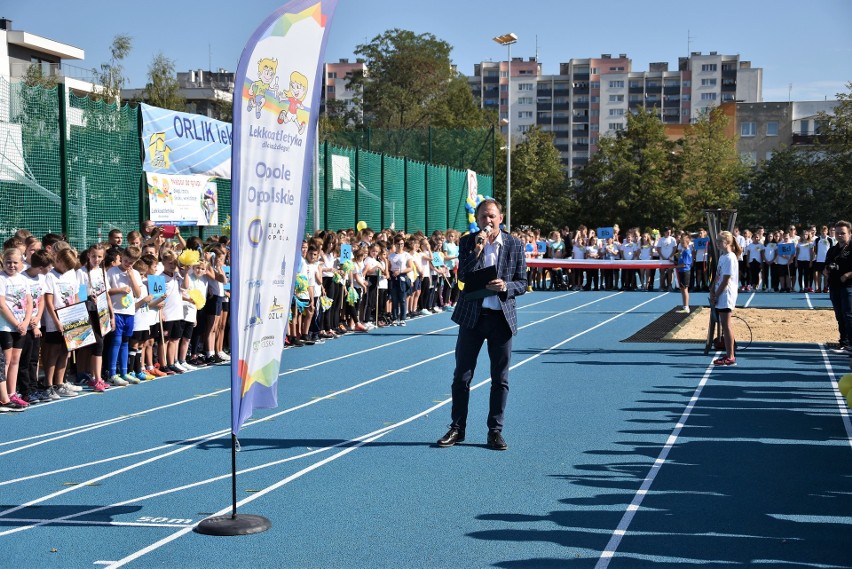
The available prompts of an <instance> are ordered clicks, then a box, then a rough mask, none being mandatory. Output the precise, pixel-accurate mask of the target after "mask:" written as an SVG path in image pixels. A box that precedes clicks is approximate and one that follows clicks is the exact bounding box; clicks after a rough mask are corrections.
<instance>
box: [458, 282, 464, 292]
mask: <svg viewBox="0 0 852 569" xmlns="http://www.w3.org/2000/svg"><path fill="white" fill-rule="evenodd" d="M459 290H464V283H463V282H461V281H459Z"/></svg>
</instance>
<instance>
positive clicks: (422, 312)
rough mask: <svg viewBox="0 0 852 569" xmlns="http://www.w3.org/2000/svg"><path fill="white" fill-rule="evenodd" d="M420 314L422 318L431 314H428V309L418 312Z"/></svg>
mask: <svg viewBox="0 0 852 569" xmlns="http://www.w3.org/2000/svg"><path fill="white" fill-rule="evenodd" d="M420 314H422V315H423V316H426V315H427V314H432V313H431V312H429V309H428V308H424V309H423V310H421V311H420Z"/></svg>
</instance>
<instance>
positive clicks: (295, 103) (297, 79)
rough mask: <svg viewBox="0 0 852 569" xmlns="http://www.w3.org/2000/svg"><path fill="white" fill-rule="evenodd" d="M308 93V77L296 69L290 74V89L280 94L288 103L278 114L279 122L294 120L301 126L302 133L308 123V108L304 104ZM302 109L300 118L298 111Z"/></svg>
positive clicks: (300, 132)
mask: <svg viewBox="0 0 852 569" xmlns="http://www.w3.org/2000/svg"><path fill="white" fill-rule="evenodd" d="M307 94H308V78H307V77H305V76H304V75H302V74H301V73H299V72H298V71H294V72H293V73H291V74H290V89H289V90H287V91H284V92H283V93H281V94H279V96H278V98H279V99H281V100H282V101H284V99H285V98H286V101H284V102H285V103H286V104H287V108H286V109H284V110H283V111H281V113H280V114H279V115H278V124H284V123H285V122H293V123H296V125H297V126H298V127H299V134H302V131H304V130H305V125H306V124H307V120H306V119H307V117H306V115H307V109H305V106H304V105H303V104H302V102H303V101H304V100H305V96H307ZM300 110H301V111H302V113H303V117H302V119H301V120H300V119H299V117H298V115H297V112H298V111H300Z"/></svg>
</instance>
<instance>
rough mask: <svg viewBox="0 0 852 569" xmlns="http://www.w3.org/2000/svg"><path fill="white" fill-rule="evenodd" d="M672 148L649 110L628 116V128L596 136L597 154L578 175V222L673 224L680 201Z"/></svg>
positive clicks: (679, 217) (680, 211)
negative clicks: (613, 134)
mask: <svg viewBox="0 0 852 569" xmlns="http://www.w3.org/2000/svg"><path fill="white" fill-rule="evenodd" d="M677 176H678V170H677V157H676V156H675V154H674V145H673V144H672V143H671V142H670V141H669V140H668V139H667V138H666V135H665V131H664V129H663V123H662V122H661V121H660V119H659V118H658V117H657V116H656V113H655V112H653V111H650V110H645V109H640V110H638V111H637V112H636V113H631V114H629V115H628V116H627V130H622V131H618V132H617V133H616V134H615V136H604V137H601V139H600V141H599V143H598V152H597V153H596V154H595V155H594V156H593V157H592V159H591V160H590V161H589V164H588V165H586V166H585V167H584V168H582V169H581V170H579V171H578V173H577V176H576V179H575V193H576V199H577V204H578V215H579V220H578V221H579V222H581V223H584V224H586V225H588V226H590V227H595V226H599V225H600V226H609V225H612V224H613V223H618V224H619V225H621V226H622V227H632V226H636V227H650V226H655V227H656V226H658V225H660V224H678V223H680V221H681V220H682V218H683V213H684V202H683V196H682V195H681V192H680V186H679V184H678V180H677Z"/></svg>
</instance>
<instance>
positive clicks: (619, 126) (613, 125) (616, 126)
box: [609, 122, 624, 130]
mask: <svg viewBox="0 0 852 569" xmlns="http://www.w3.org/2000/svg"><path fill="white" fill-rule="evenodd" d="M609 130H624V125H623V124H622V123H620V122H611V123H609Z"/></svg>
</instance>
